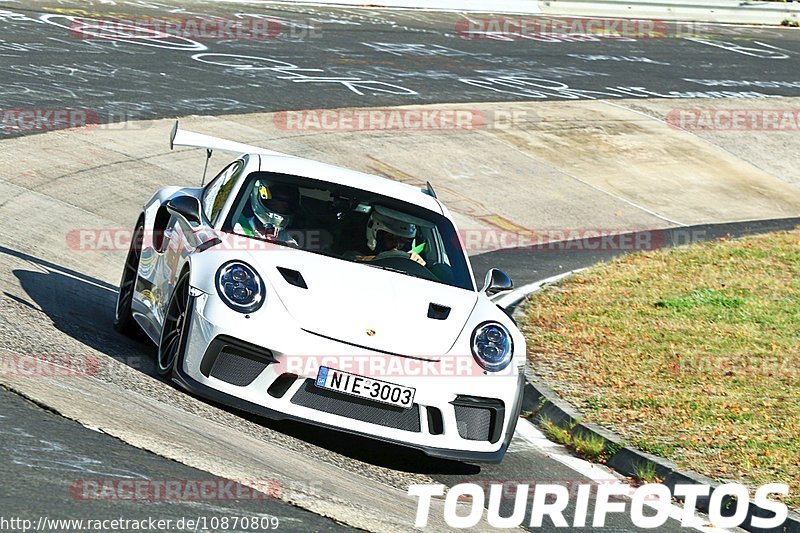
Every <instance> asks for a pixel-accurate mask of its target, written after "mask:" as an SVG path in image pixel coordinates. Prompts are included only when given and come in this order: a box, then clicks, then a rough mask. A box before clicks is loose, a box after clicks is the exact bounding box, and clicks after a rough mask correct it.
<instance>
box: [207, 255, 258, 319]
mask: <svg viewBox="0 0 800 533" xmlns="http://www.w3.org/2000/svg"><path fill="white" fill-rule="evenodd" d="M217 292H218V293H219V296H220V298H222V300H223V301H224V302H225V303H226V304H227V305H228V307H230V308H231V309H233V310H234V311H239V312H240V313H252V312H253V311H256V310H258V308H259V307H261V304H263V303H264V296H265V291H264V282H263V281H261V278H260V277H259V276H258V274H256V271H255V270H253V269H252V268H251V267H250V266H248V265H247V264H246V263H242V262H241V261H231V262H230V263H225V264H224V265H222V266H221V267H220V268H219V270H218V271H217Z"/></svg>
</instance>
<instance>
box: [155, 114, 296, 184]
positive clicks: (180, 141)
mask: <svg viewBox="0 0 800 533" xmlns="http://www.w3.org/2000/svg"><path fill="white" fill-rule="evenodd" d="M176 146H191V147H192V148H205V149H206V164H205V168H204V169H203V181H202V182H201V185H204V184H205V182H206V173H207V172H208V161H209V159H211V154H212V153H213V151H214V150H221V151H223V152H233V153H236V154H258V155H279V156H284V157H294V156H292V155H289V154H283V153H281V152H276V151H274V150H267V149H266V148H259V147H258V146H251V145H249V144H243V143H237V142H235V141H229V140H227V139H220V138H219V137H214V136H212V135H206V134H204V133H195V132H193V131H186V130H182V129H180V128H178V121H177V120H176V121H175V125H174V126H172V132H171V133H170V135H169V149H170V150H174V149H175V147H176Z"/></svg>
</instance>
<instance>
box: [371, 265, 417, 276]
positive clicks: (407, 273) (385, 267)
mask: <svg viewBox="0 0 800 533" xmlns="http://www.w3.org/2000/svg"><path fill="white" fill-rule="evenodd" d="M364 264H365V265H367V266H371V267H372V268H380V269H381V270H388V271H389V272H397V273H398V274H405V275H406V276H411V277H412V278H416V277H418V276H415V275H414V274H410V273H409V272H407V271H405V270H401V269H399V268H392V267H387V266H383V265H373V264H370V262H369V261H367V262H365V263H364Z"/></svg>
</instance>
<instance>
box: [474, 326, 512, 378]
mask: <svg viewBox="0 0 800 533" xmlns="http://www.w3.org/2000/svg"><path fill="white" fill-rule="evenodd" d="M472 355H473V356H474V357H475V360H476V361H477V362H478V364H479V365H481V367H482V368H483V369H484V370H488V371H489V372H499V371H501V370H503V369H504V368H505V367H507V366H508V364H509V363H510V362H511V359H512V357H513V356H514V344H513V343H512V341H511V334H510V333H509V332H508V330H507V329H506V328H505V327H504V326H503V325H502V324H498V323H497V322H486V323H484V324H481V325H480V326H478V327H477V328H475V331H474V332H473V333H472Z"/></svg>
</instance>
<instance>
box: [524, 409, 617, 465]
mask: <svg viewBox="0 0 800 533" xmlns="http://www.w3.org/2000/svg"><path fill="white" fill-rule="evenodd" d="M539 426H540V427H541V428H542V432H543V433H544V434H545V436H547V438H548V439H550V440H552V441H554V442H557V443H559V444H563V445H564V446H566V447H568V448H571V449H572V450H574V451H575V452H576V453H577V454H578V455H580V456H581V457H583V458H584V459H588V460H589V461H595V462H601V463H604V462H606V460H607V459H608V457H610V456H611V455H613V454H614V453H616V451H617V450H613V451H612V452H611V453H609V451H608V450H606V448H605V442H606V441H605V440H604V439H603V438H601V437H599V436H597V435H592V434H586V435H572V434H571V433H570V431H569V430H567V429H565V428H562V427H559V426H558V425H556V424H555V423H553V422H552V421H551V420H550V419H548V418H547V417H544V416H543V417H541V418H540V420H539Z"/></svg>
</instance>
